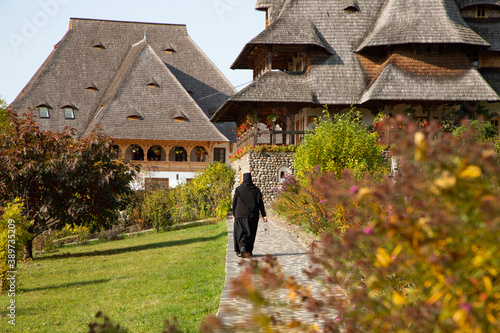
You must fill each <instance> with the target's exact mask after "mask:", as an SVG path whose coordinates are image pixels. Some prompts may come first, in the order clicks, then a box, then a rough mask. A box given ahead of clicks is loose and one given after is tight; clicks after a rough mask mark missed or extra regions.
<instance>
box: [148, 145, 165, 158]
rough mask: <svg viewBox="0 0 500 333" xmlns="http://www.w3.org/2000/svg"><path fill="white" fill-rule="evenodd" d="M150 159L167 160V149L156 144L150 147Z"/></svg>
mask: <svg viewBox="0 0 500 333" xmlns="http://www.w3.org/2000/svg"><path fill="white" fill-rule="evenodd" d="M147 158H148V161H165V151H164V150H163V148H162V147H161V146H158V145H155V146H152V147H151V148H149V149H148V154H147Z"/></svg>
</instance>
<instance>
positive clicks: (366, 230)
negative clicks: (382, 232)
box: [363, 227, 373, 235]
mask: <svg viewBox="0 0 500 333" xmlns="http://www.w3.org/2000/svg"><path fill="white" fill-rule="evenodd" d="M363 232H364V233H365V234H366V235H373V228H370V227H366V228H365V229H363Z"/></svg>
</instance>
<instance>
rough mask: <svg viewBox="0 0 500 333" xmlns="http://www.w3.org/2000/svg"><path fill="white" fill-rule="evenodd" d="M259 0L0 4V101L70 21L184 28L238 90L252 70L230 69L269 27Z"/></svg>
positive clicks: (18, 0)
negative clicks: (243, 51)
mask: <svg viewBox="0 0 500 333" xmlns="http://www.w3.org/2000/svg"><path fill="white" fill-rule="evenodd" d="M255 4H256V0H0V13H1V14H2V23H1V24H0V98H2V99H4V100H6V101H7V102H8V103H11V102H12V101H13V100H14V99H15V98H16V96H17V95H18V94H19V93H20V92H21V90H22V89H23V88H24V86H25V85H26V84H27V83H28V81H29V80H30V78H31V77H32V76H33V75H34V74H35V72H36V71H37V70H38V68H39V67H40V66H41V65H42V64H43V62H44V61H45V59H47V57H48V56H49V54H50V53H51V52H52V50H53V48H54V45H55V44H57V43H58V42H59V41H60V40H61V39H62V38H63V37H64V35H65V34H66V32H67V31H68V28H69V19H70V18H72V17H74V18H90V19H104V20H120V21H135V22H153V23H174V24H186V25H187V30H188V34H189V35H190V36H191V38H192V39H193V40H194V42H195V43H196V44H197V45H198V46H199V47H200V48H201V49H202V50H203V52H205V54H206V55H207V56H208V57H209V58H210V59H211V60H212V62H213V63H214V64H215V65H216V66H217V67H218V68H219V70H220V71H221V72H222V73H223V74H224V75H225V76H226V78H227V79H228V80H229V82H231V84H232V85H233V86H235V87H236V89H238V90H241V89H242V88H243V87H244V86H245V85H247V84H248V83H249V82H251V81H252V72H251V71H250V70H232V69H230V67H231V65H232V63H233V62H234V60H235V59H236V57H237V56H238V55H239V53H240V52H241V50H242V49H243V47H244V46H245V44H246V43H248V42H249V41H250V40H251V39H252V38H253V37H255V36H256V35H257V34H259V33H260V32H261V31H262V30H263V29H264V27H265V13H264V12H260V11H256V10H255V9H254V7H255Z"/></svg>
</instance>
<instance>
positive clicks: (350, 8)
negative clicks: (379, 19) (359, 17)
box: [344, 1, 359, 12]
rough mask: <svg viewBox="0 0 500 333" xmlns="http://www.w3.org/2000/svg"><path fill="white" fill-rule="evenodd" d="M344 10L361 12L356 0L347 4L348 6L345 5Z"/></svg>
mask: <svg viewBox="0 0 500 333" xmlns="http://www.w3.org/2000/svg"><path fill="white" fill-rule="evenodd" d="M344 10H345V11H346V12H359V6H358V4H357V3H356V2H355V1H352V2H350V3H347V4H346V6H345V7H344Z"/></svg>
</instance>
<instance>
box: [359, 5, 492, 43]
mask: <svg viewBox="0 0 500 333" xmlns="http://www.w3.org/2000/svg"><path fill="white" fill-rule="evenodd" d="M415 43H432V44H436V43H455V44H469V45H480V46H489V44H488V42H486V41H485V40H484V39H483V38H481V37H480V36H479V35H478V34H477V33H476V32H474V31H473V30H472V29H471V28H470V27H469V26H468V25H467V24H466V23H465V21H464V20H463V18H462V16H461V15H460V11H459V10H458V7H457V5H456V3H455V1H454V0H386V1H385V2H384V5H383V7H382V9H381V11H380V15H379V16H378V17H377V19H376V21H375V24H374V26H373V28H372V29H371V31H370V33H368V34H367V35H366V37H365V38H364V39H363V42H362V43H361V44H360V45H359V46H358V48H357V51H358V52H359V51H361V50H363V49H365V48H367V47H370V46H382V45H399V44H415Z"/></svg>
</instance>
